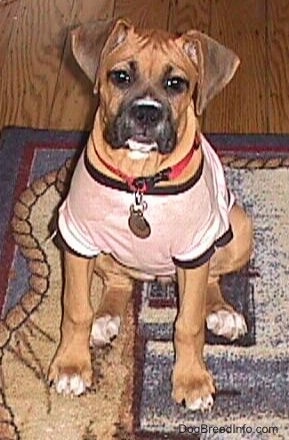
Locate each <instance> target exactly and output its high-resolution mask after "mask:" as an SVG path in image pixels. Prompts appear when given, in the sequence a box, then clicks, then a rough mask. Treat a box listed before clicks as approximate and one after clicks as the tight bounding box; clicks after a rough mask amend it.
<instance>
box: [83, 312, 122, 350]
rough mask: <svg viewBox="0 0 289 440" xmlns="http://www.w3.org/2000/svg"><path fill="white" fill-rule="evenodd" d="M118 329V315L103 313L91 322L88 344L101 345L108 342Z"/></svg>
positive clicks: (116, 333)
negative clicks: (103, 314)
mask: <svg viewBox="0 0 289 440" xmlns="http://www.w3.org/2000/svg"><path fill="white" fill-rule="evenodd" d="M119 330H120V317H119V316H111V315H105V316H101V317H99V318H96V319H95V320H94V322H93V324H92V328H91V333H90V345H91V346H94V347H103V346H104V345H107V344H109V343H110V342H111V341H112V340H113V339H114V338H115V337H116V336H118V334H119Z"/></svg>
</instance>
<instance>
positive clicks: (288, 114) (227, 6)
mask: <svg viewBox="0 0 289 440" xmlns="http://www.w3.org/2000/svg"><path fill="white" fill-rule="evenodd" d="M119 16H125V17H129V18H130V19H131V20H133V21H134V22H137V23H138V24H141V25H142V26H149V27H161V28H164V29H169V30H172V31H178V32H181V31H184V30H186V29H189V28H197V29H200V30H202V31H203V32H207V33H209V34H210V35H211V36H212V37H214V38H216V39H218V40H219V41H221V42H223V43H224V44H226V45H227V46H229V47H231V48H232V49H233V50H235V51H236V52H237V53H238V55H239V56H240V58H241V66H240V68H239V71H238V72H237V74H236V76H235V78H234V80H233V81H232V83H231V84H230V85H229V86H228V87H227V88H226V89H225V90H224V91H223V92H222V93H221V94H220V95H219V96H218V97H217V98H215V99H214V101H213V102H212V103H211V104H210V106H209V108H208V110H207V111H206V113H205V115H204V117H203V130H204V131H207V132H208V131H209V132H224V133H228V132H231V133H268V132H273V133H288V132H289V0H240V1H237V0H145V1H144V0H133V1H132V0H41V1H35V0H0V129H1V128H2V127H4V126H7V125H18V126H29V127H35V128H59V129H77V130H78V129H89V128H90V127H91V123H92V120H93V114H94V110H95V106H96V101H95V98H94V97H93V95H92V87H91V85H90V83H89V81H88V80H87V79H86V77H85V75H84V74H83V73H82V72H81V71H80V69H79V68H78V66H77V65H76V63H75V61H74V60H73V58H72V55H71V51H70V39H69V30H70V29H71V28H73V27H74V26H76V25H77V24H79V23H83V22H86V21H92V20H96V19H109V18H112V17H119Z"/></svg>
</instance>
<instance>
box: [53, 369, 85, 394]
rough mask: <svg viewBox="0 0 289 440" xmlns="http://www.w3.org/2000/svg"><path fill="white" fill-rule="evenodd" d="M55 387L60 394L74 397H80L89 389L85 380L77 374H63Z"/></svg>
mask: <svg viewBox="0 0 289 440" xmlns="http://www.w3.org/2000/svg"><path fill="white" fill-rule="evenodd" d="M54 385H55V389H56V392H57V393H58V394H66V395H68V394H71V395H74V396H80V395H81V394H83V393H84V392H85V390H86V387H87V385H86V383H85V381H84V379H83V378H82V377H81V376H79V375H77V374H74V375H73V376H69V375H68V374H63V375H61V376H60V377H59V379H58V380H57V381H56V382H55V383H54Z"/></svg>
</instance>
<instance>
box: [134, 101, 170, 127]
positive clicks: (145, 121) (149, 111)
mask: <svg viewBox="0 0 289 440" xmlns="http://www.w3.org/2000/svg"><path fill="white" fill-rule="evenodd" d="M131 116H132V118H133V119H134V120H135V121H136V122H137V123H138V125H141V126H148V127H151V126H156V125H157V124H158V123H159V122H160V121H161V120H162V118H163V110H162V106H161V105H152V104H134V105H133V106H132V108H131Z"/></svg>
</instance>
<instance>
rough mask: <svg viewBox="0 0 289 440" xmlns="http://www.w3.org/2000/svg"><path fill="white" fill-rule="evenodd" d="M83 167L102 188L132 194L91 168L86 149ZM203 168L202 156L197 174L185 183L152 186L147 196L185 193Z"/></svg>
mask: <svg viewBox="0 0 289 440" xmlns="http://www.w3.org/2000/svg"><path fill="white" fill-rule="evenodd" d="M84 166H85V168H86V170H87V172H88V174H89V175H90V177H92V178H93V179H94V180H96V181H97V182H98V183H100V184H101V185H104V186H108V187H110V188H113V189H118V190H120V191H126V192H129V193H133V192H134V191H133V190H132V189H131V188H130V187H129V186H128V184H127V183H126V182H121V181H119V180H116V179H113V178H112V177H108V176H106V175H105V174H103V173H102V172H100V171H99V170H97V169H96V168H94V167H93V165H92V164H91V162H90V161H89V158H88V155H87V148H85V151H84ZM203 168H204V156H202V160H201V163H200V166H199V168H198V169H197V172H196V173H195V174H194V175H193V176H192V177H191V178H190V179H189V180H187V182H184V183H181V184H179V185H170V186H162V187H160V186H153V187H152V188H149V189H148V190H147V191H146V194H148V195H169V194H171V195H172V194H179V193H182V192H184V191H187V190H188V189H190V188H191V187H192V186H194V185H195V184H196V183H197V182H198V180H199V179H200V178H201V176H202V173H203Z"/></svg>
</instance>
